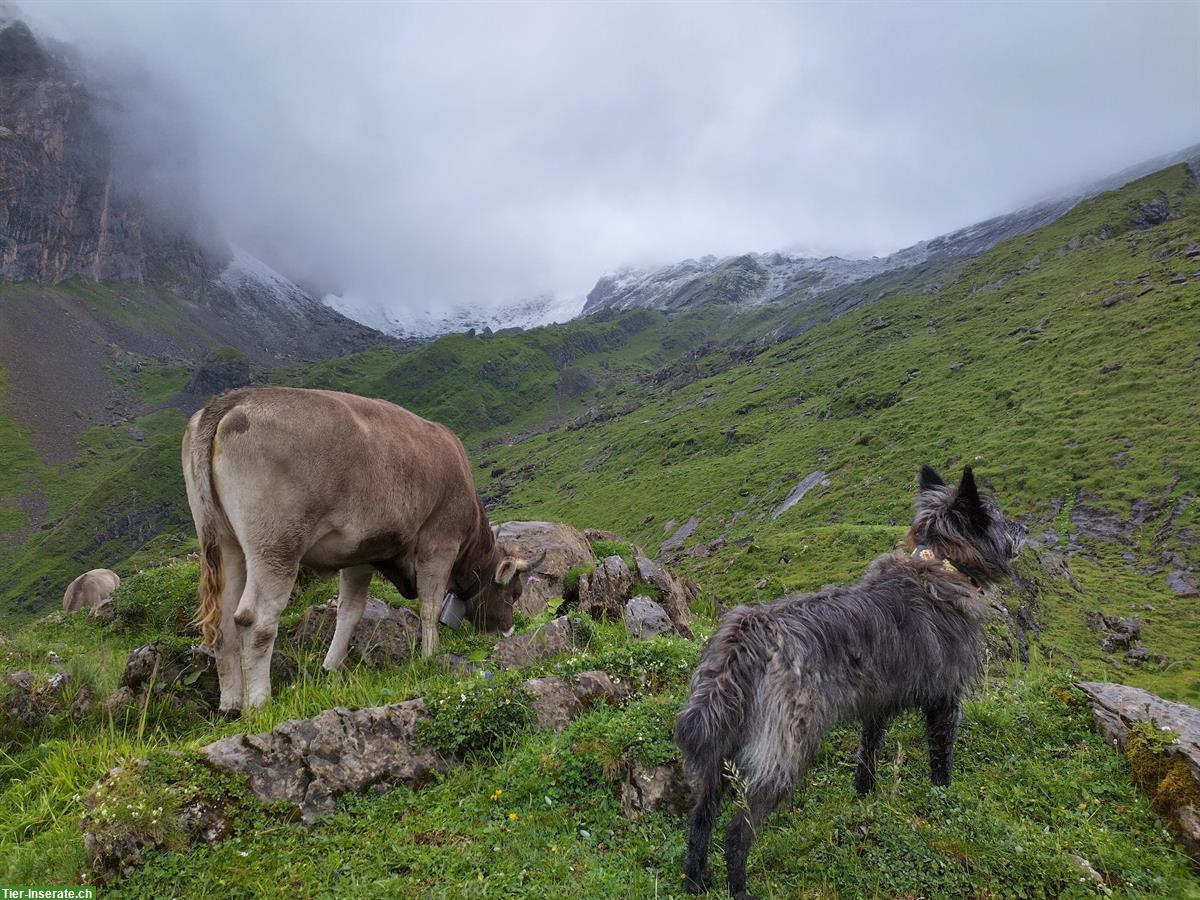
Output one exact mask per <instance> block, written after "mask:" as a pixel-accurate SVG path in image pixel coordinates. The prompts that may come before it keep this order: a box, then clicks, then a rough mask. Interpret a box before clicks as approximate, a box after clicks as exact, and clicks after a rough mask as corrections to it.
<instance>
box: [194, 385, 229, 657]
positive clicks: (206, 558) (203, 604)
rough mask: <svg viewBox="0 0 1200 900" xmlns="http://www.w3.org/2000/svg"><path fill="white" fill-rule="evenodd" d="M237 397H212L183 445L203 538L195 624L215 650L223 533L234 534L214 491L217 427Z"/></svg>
mask: <svg viewBox="0 0 1200 900" xmlns="http://www.w3.org/2000/svg"><path fill="white" fill-rule="evenodd" d="M236 399H237V398H231V396H230V395H229V394H223V395H221V396H220V397H217V398H216V399H214V400H212V401H211V402H210V403H209V404H208V406H206V407H205V408H204V409H203V411H201V413H200V415H199V416H198V417H197V418H194V419H193V420H192V422H191V423H189V425H188V429H187V433H186V435H185V437H184V445H183V457H184V458H183V465H184V467H185V469H186V470H187V471H188V473H189V474H190V475H191V478H190V479H189V481H190V485H189V487H190V488H191V490H189V492H188V493H189V497H188V499H189V501H190V502H191V505H192V517H193V518H194V519H195V520H196V536H197V537H198V538H199V540H200V598H199V599H200V602H199V608H198V609H197V611H196V618H195V619H194V620H193V624H196V625H198V626H200V633H201V635H202V636H203V639H204V643H205V644H207V645H208V646H209V647H211V648H213V649H214V650H215V649H216V648H217V647H218V646H220V642H221V594H222V592H223V591H224V590H225V566H224V563H223V561H222V559H221V543H220V536H221V535H222V534H223V533H225V534H228V533H231V531H232V529H231V528H230V526H229V520H228V519H227V518H226V516H225V511H224V510H223V509H222V508H221V501H220V499H219V498H218V497H217V495H216V493H215V492H214V491H213V484H212V454H213V442H214V440H215V438H216V434H217V426H218V425H220V424H221V419H222V418H223V417H224V415H225V414H226V413H227V412H229V410H231V409H232V408H233V405H234V403H235V402H236Z"/></svg>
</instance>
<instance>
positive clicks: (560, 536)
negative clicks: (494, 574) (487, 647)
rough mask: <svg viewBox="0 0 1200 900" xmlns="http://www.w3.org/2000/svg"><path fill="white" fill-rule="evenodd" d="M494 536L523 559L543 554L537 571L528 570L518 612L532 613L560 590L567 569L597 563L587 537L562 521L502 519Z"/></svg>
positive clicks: (537, 610) (532, 614)
mask: <svg viewBox="0 0 1200 900" xmlns="http://www.w3.org/2000/svg"><path fill="white" fill-rule="evenodd" d="M496 537H497V539H499V540H500V541H502V542H503V543H504V544H505V545H506V546H507V547H509V548H510V549H511V550H512V551H513V552H514V553H515V554H517V555H518V556H522V557H524V558H526V559H530V558H533V557H535V556H537V555H538V554H540V553H545V554H546V555H545V556H544V557H543V558H542V561H541V562H540V563H539V564H538V567H537V571H536V572H532V573H530V575H529V576H528V578H527V579H526V582H525V589H524V590H523V591H522V592H521V599H520V601H519V602H518V603H517V611H518V612H521V613H524V614H525V615H527V616H535V615H537V614H538V613H540V612H541V611H542V610H543V609H545V608H546V603H547V601H549V600H550V599H551V598H553V597H561V596H562V593H563V576H564V575H566V574H567V571H568V570H569V569H572V568H574V567H575V566H579V565H588V564H592V563H595V562H596V556H595V554H593V553H592V548H591V547H590V546H589V544H588V542H587V539H586V538H585V537H584V536H583V535H582V534H581V533H580V532H579V531H578V530H577V529H575V528H572V527H571V526H570V525H567V524H565V523H562V522H505V523H503V524H502V525H500V526H499V528H498V529H497V532H496Z"/></svg>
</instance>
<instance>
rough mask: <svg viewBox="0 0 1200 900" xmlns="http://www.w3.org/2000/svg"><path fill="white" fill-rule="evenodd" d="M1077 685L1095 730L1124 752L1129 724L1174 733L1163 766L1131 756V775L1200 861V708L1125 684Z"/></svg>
mask: <svg viewBox="0 0 1200 900" xmlns="http://www.w3.org/2000/svg"><path fill="white" fill-rule="evenodd" d="M1076 686H1077V687H1078V688H1079V689H1080V690H1081V691H1083V692H1084V693H1085V694H1087V695H1088V697H1089V698H1090V699H1091V701H1092V715H1093V717H1094V722H1095V726H1096V731H1098V732H1099V733H1100V734H1101V735H1103V736H1104V738H1105V740H1106V741H1108V742H1109V743H1110V744H1112V745H1113V746H1114V747H1115V748H1116V749H1117V750H1119V751H1121V752H1123V753H1124V752H1126V750H1127V748H1128V746H1129V743H1130V736H1131V729H1132V727H1133V726H1134V725H1135V724H1136V723H1138V722H1146V723H1150V724H1152V725H1153V726H1154V727H1156V728H1159V729H1166V730H1169V731H1171V732H1174V733H1175V734H1176V735H1177V737H1175V739H1174V740H1173V741H1171V742H1170V743H1168V744H1167V745H1166V746H1165V747H1164V748H1163V749H1162V751H1161V752H1162V753H1163V754H1164V755H1165V760H1164V764H1163V765H1161V766H1153V767H1151V766H1146V765H1145V764H1144V762H1145V761H1142V763H1143V764H1138V761H1136V760H1133V759H1132V758H1131V761H1133V762H1134V763H1135V765H1134V775H1135V777H1138V776H1139V775H1140V778H1139V781H1140V782H1141V787H1142V788H1143V789H1144V790H1146V791H1147V793H1149V794H1150V795H1151V798H1152V800H1153V803H1154V809H1155V811H1157V812H1158V814H1159V815H1161V816H1162V817H1163V818H1164V819H1166V820H1167V822H1168V823H1169V824H1170V825H1171V827H1172V829H1173V830H1174V832H1175V834H1176V836H1177V837H1178V838H1179V841H1180V843H1182V844H1183V846H1184V849H1186V850H1187V852H1188V854H1189V855H1190V856H1191V857H1192V858H1193V859H1197V860H1200V710H1198V709H1196V708H1194V707H1191V706H1188V705H1186V704H1184V703H1176V702H1174V701H1171V700H1164V699H1162V698H1161V697H1157V696H1155V695H1154V694H1151V693H1150V692H1149V691H1144V690H1142V689H1141V688H1135V687H1130V686H1128V685H1125V684H1112V683H1111V682H1105V681H1084V682H1080V683H1079V684H1078V685H1076ZM1151 768H1153V769H1154V771H1153V772H1152V773H1151V772H1149V769H1151ZM1139 770H1140V771H1139ZM1148 775H1149V776H1150V777H1149V778H1148V777H1147V776H1148ZM1149 782H1155V783H1149Z"/></svg>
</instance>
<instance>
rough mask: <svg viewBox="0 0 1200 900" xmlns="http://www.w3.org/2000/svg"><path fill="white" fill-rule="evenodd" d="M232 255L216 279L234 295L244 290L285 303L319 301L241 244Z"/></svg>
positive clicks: (297, 304) (299, 304)
mask: <svg viewBox="0 0 1200 900" xmlns="http://www.w3.org/2000/svg"><path fill="white" fill-rule="evenodd" d="M231 249H232V250H233V258H232V259H230V261H229V265H227V266H226V267H225V269H224V271H222V272H221V274H220V275H218V276H217V278H216V283H217V284H218V285H219V286H220V287H223V288H225V290H227V291H229V293H231V294H234V295H235V296H237V295H241V294H244V293H249V294H253V295H254V296H255V297H256V298H261V297H263V296H266V297H267V298H269V299H272V300H275V301H276V302H278V303H280V304H282V305H284V306H309V305H311V304H313V303H315V302H316V301H315V300H314V299H313V298H312V297H311V296H309V294H308V293H307V292H306V291H305V290H304V289H303V288H302V287H300V285H298V284H296V283H295V282H294V281H292V280H291V279H290V278H288V277H287V276H285V275H281V274H280V273H279V272H276V271H275V270H274V269H272V268H271V267H270V266H268V265H267V264H266V263H265V262H263V261H262V260H261V259H259V258H258V257H257V256H254V255H253V254H252V253H249V252H248V251H246V250H244V249H242V248H241V247H236V246H235V247H233V248H231Z"/></svg>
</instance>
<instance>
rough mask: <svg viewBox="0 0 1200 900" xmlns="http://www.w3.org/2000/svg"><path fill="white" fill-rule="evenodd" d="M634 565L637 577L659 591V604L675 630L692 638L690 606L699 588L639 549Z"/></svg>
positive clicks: (690, 580) (635, 549)
mask: <svg viewBox="0 0 1200 900" xmlns="http://www.w3.org/2000/svg"><path fill="white" fill-rule="evenodd" d="M633 564H634V568H636V569H637V577H638V579H639V580H641V581H644V582H645V583H646V584H652V585H654V586H655V587H656V588H658V590H659V603H661V604H662V607H663V609H665V610H666V611H667V615H668V616H670V618H671V622H672V623H673V624H674V625H675V630H676V631H678V632H679V633H680V634H681V635H683V636H684V637H686V638H688V639H689V640H690V639H691V637H692V613H691V610H690V608H689V604H690V603H691V602H692V601H693V600H695V599H696V597H697V596H698V595H699V587H698V586H697V584H696V582H695V581H693V580H692V579H690V578H685V579H679V578H676V577H675V576H674V575H672V574H671V573H670V572H668V571H667V570H666V569H665V568H663V567H662V566H660V565H659V564H658V563H656V562H654V561H653V560H651V559H648V558H647V557H646V555H645V554H644V553H643V552H642V551H641V550H640V549H639V548H638V547H634V548H633Z"/></svg>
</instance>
